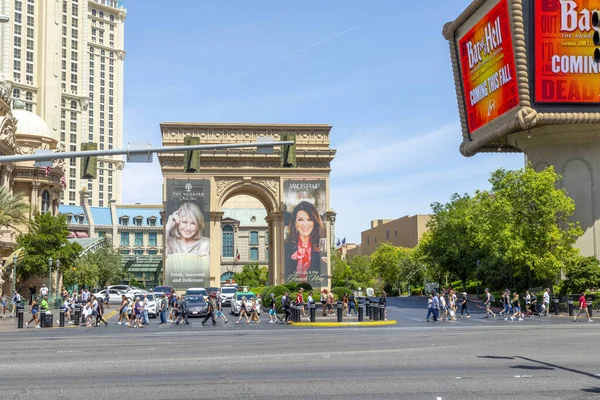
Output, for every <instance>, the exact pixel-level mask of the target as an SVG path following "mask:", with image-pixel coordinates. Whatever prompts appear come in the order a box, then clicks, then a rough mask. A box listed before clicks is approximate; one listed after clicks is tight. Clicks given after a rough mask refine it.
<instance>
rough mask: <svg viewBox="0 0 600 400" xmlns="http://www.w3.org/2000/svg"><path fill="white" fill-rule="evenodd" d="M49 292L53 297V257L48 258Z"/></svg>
mask: <svg viewBox="0 0 600 400" xmlns="http://www.w3.org/2000/svg"><path fill="white" fill-rule="evenodd" d="M48 294H49V295H50V297H52V257H50V258H48ZM49 300H50V299H49ZM50 301H52V300H50ZM48 306H50V305H49V304H48Z"/></svg>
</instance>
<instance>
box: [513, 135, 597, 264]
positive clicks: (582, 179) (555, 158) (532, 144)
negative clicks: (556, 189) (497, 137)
mask: <svg viewBox="0 0 600 400" xmlns="http://www.w3.org/2000/svg"><path fill="white" fill-rule="evenodd" d="M599 129H600V126H598V125H592V124H589V125H588V124H586V125H584V124H571V125H569V124H565V125H555V126H552V125H547V126H543V127H540V128H536V129H532V130H531V132H529V133H528V132H520V133H515V134H512V135H509V136H508V141H509V143H510V144H511V145H512V146H514V147H518V148H519V149H521V150H523V152H524V153H525V155H526V157H527V161H529V162H530V163H531V165H532V167H533V168H534V169H535V170H536V171H541V170H543V169H544V168H546V167H548V166H550V165H552V166H553V167H554V170H555V171H556V173H558V174H561V175H562V181H561V183H560V185H561V186H562V187H563V188H564V189H566V191H567V193H568V195H569V196H570V197H571V198H572V199H573V200H574V201H575V212H574V213H573V216H572V218H571V220H572V221H578V222H579V223H580V225H581V229H582V230H583V232H584V233H583V235H582V236H581V237H579V238H578V239H577V241H576V243H575V245H576V246H577V247H578V248H579V249H580V250H581V253H582V254H583V255H585V256H596V257H597V258H598V257H600V254H599V252H600V246H599V241H600V238H599V237H598V234H597V231H598V228H599V227H600V221H599V217H600V216H599V215H598V211H599V210H600V174H599V173H598V172H599V171H600V157H599V154H600V131H599Z"/></svg>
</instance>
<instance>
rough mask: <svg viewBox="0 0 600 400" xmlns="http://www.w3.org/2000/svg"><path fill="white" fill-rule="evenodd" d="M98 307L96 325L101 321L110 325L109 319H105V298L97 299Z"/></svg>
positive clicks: (105, 324)
mask: <svg viewBox="0 0 600 400" xmlns="http://www.w3.org/2000/svg"><path fill="white" fill-rule="evenodd" d="M95 303H96V305H95V307H96V326H99V325H100V322H104V326H108V321H106V320H105V319H104V299H102V298H100V299H95Z"/></svg>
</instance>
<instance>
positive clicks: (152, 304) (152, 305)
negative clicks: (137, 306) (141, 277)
mask: <svg viewBox="0 0 600 400" xmlns="http://www.w3.org/2000/svg"><path fill="white" fill-rule="evenodd" d="M125 296H127V298H129V299H130V300H131V301H134V300H135V298H136V297H139V298H140V300H143V299H144V296H146V298H147V299H148V317H150V318H156V317H157V316H158V308H159V307H158V304H157V301H156V297H154V294H152V293H137V294H135V295H133V297H132V298H130V297H129V295H128V294H125ZM132 309H133V304H132V305H131V307H129V311H128V314H129V315H131V311H132Z"/></svg>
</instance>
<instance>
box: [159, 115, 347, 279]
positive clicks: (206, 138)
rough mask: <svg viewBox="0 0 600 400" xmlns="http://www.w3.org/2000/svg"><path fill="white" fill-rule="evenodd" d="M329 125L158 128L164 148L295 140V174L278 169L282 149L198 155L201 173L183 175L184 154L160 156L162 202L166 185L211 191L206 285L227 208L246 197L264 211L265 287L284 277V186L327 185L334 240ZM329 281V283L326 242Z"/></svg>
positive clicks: (215, 267)
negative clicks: (197, 182) (192, 141)
mask: <svg viewBox="0 0 600 400" xmlns="http://www.w3.org/2000/svg"><path fill="white" fill-rule="evenodd" d="M330 130H331V126H329V125H321V124H319V125H309V124H237V123H184V122H174V123H163V124H161V131H162V140H163V146H181V145H183V144H184V138H185V137H188V136H192V137H198V138H199V139H200V144H216V143H219V144H227V143H231V144H234V143H250V142H257V141H258V140H259V138H265V137H272V138H273V139H274V140H275V141H278V140H280V138H281V135H283V134H287V133H294V134H295V135H296V148H297V151H296V154H297V156H296V159H297V167H296V168H281V166H280V162H281V153H280V152H281V149H279V148H276V149H275V151H274V152H273V153H272V154H258V153H257V151H256V149H253V148H247V149H219V150H209V151H201V152H200V165H201V168H200V171H199V172H198V173H194V174H186V173H185V172H184V168H183V160H184V155H183V154H182V153H172V154H169V153H164V154H160V155H159V161H160V163H161V169H162V174H163V178H164V184H163V188H164V189H163V201H166V180H167V179H171V178H175V179H188V178H194V179H196V178H197V179H208V180H210V183H211V190H210V221H209V229H210V238H211V240H210V254H211V257H210V283H211V285H218V284H219V282H220V277H221V257H219V256H216V257H215V256H212V255H219V254H221V251H222V243H221V241H222V237H221V229H222V221H223V217H224V212H223V208H224V205H225V204H226V202H227V201H228V200H229V199H231V198H234V197H236V196H239V195H250V196H253V197H255V198H256V199H258V200H259V201H260V203H261V204H262V206H263V207H264V208H265V209H266V215H267V216H266V222H267V225H268V229H267V230H268V232H269V234H268V264H269V282H270V283H271V284H279V283H282V282H285V271H284V268H283V266H284V264H285V258H284V245H283V237H284V229H285V226H284V215H283V203H284V195H283V186H284V185H283V183H284V181H286V180H289V179H296V180H297V179H306V180H321V181H323V182H324V183H325V185H326V189H327V190H326V193H327V195H326V201H325V203H326V204H325V208H326V210H327V212H326V220H325V221H323V222H324V224H325V227H326V232H327V237H331V236H332V227H333V224H334V221H335V212H334V211H333V210H331V209H330V208H329V174H330V172H331V161H332V160H333V158H334V156H335V150H333V149H331V148H330V147H329V145H330V139H329V135H330ZM326 252H327V261H326V262H327V274H326V275H327V279H328V281H330V279H331V269H330V264H329V255H330V254H331V246H330V242H329V241H328V242H327V249H326Z"/></svg>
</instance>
